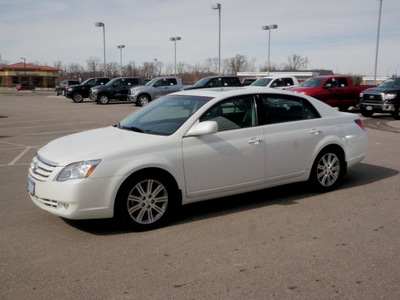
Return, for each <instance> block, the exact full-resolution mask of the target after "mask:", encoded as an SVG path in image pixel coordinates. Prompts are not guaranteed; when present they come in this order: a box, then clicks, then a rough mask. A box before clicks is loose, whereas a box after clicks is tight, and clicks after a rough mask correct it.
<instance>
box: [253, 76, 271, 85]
mask: <svg viewBox="0 0 400 300" xmlns="http://www.w3.org/2000/svg"><path fill="white" fill-rule="evenodd" d="M271 80H272V78H260V79H258V80H256V81H254V82H253V83H252V84H250V85H253V86H267V85H268V83H270V82H271Z"/></svg>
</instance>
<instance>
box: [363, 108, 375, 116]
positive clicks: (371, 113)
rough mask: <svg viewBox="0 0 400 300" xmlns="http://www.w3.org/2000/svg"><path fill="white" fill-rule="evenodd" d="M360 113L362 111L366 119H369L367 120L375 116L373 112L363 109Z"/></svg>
mask: <svg viewBox="0 0 400 300" xmlns="http://www.w3.org/2000/svg"><path fill="white" fill-rule="evenodd" d="M360 111H361V114H362V115H363V116H364V117H367V118H370V117H372V115H373V114H374V112H373V111H370V110H366V109H365V108H361V110H360Z"/></svg>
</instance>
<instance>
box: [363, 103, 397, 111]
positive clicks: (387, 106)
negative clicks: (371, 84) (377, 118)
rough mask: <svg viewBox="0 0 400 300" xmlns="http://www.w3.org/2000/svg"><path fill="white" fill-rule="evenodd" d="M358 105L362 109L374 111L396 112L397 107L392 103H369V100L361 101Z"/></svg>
mask: <svg viewBox="0 0 400 300" xmlns="http://www.w3.org/2000/svg"><path fill="white" fill-rule="evenodd" d="M358 107H359V108H360V109H363V110H366V111H372V112H394V111H395V109H396V107H395V105H394V104H392V103H386V102H383V103H368V102H360V103H359V105H358Z"/></svg>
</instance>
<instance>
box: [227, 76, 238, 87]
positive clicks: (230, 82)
mask: <svg viewBox="0 0 400 300" xmlns="http://www.w3.org/2000/svg"><path fill="white" fill-rule="evenodd" d="M223 82H224V86H239V85H240V81H239V79H238V78H235V77H225V78H223Z"/></svg>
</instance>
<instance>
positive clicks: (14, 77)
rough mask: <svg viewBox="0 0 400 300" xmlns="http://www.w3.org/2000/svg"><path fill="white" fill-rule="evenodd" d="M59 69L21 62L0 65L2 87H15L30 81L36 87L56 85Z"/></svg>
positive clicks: (0, 85)
mask: <svg viewBox="0 0 400 300" xmlns="http://www.w3.org/2000/svg"><path fill="white" fill-rule="evenodd" d="M59 71H60V70H59V69H56V68H53V67H48V66H34V65H30V64H26V63H23V62H19V63H16V64H13V65H9V66H0V87H15V86H17V85H20V84H21V83H28V84H30V85H34V86H36V87H45V88H47V87H51V88H53V87H55V86H56V83H57V82H58V74H59Z"/></svg>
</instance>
